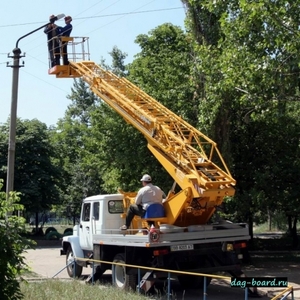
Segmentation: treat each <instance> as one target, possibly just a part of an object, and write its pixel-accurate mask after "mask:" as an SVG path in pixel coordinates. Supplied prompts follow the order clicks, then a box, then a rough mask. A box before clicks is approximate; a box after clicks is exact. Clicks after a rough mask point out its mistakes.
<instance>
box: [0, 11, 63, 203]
mask: <svg viewBox="0 0 300 300" xmlns="http://www.w3.org/2000/svg"><path fill="white" fill-rule="evenodd" d="M64 16H65V15H64V14H59V15H57V16H55V17H53V18H51V19H50V22H48V23H46V24H45V25H43V26H40V27H38V28H36V29H34V30H33V31H30V32H29V33H27V34H25V35H23V36H21V37H20V38H19V39H18V40H17V42H16V47H15V49H14V50H13V54H14V55H12V56H9V57H10V58H12V59H13V64H12V65H8V64H7V66H8V67H11V68H13V76H12V93H11V95H12V96H11V110H10V125H9V140H8V155H7V178H6V199H8V198H9V193H10V192H12V191H13V190H14V176H15V152H16V124H17V103H18V86H19V69H20V68H21V67H23V66H24V64H23V65H22V66H20V58H21V57H24V56H21V53H22V52H21V49H20V48H19V42H20V40H22V39H23V38H25V37H26V36H28V35H31V34H32V33H34V32H36V31H38V30H40V29H43V28H45V26H48V25H49V24H52V23H54V22H55V21H57V20H59V19H61V18H63V17H64Z"/></svg>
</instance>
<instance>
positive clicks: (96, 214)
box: [93, 202, 99, 221]
mask: <svg viewBox="0 0 300 300" xmlns="http://www.w3.org/2000/svg"><path fill="white" fill-rule="evenodd" d="M93 219H94V220H95V221H97V220H99V202H95V203H94V204H93Z"/></svg>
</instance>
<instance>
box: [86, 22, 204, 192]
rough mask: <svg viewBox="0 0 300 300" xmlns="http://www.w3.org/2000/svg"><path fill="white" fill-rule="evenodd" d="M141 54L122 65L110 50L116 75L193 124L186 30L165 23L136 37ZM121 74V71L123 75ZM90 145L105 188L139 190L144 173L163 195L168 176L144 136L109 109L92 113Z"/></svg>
mask: <svg viewBox="0 0 300 300" xmlns="http://www.w3.org/2000/svg"><path fill="white" fill-rule="evenodd" d="M136 43H138V44H139V46H140V48H141V52H140V53H138V54H137V55H136V56H135V59H134V61H133V62H132V63H131V64H129V65H128V66H126V68H124V66H122V63H124V55H123V54H122V53H121V52H119V51H114V54H116V55H114V56H113V60H115V61H116V63H115V64H113V65H115V66H118V69H117V70H116V69H114V70H113V71H114V73H115V74H118V75H119V74H121V75H123V76H124V75H126V74H127V73H128V76H127V78H128V79H129V80H130V81H131V82H133V83H135V84H136V85H137V86H138V87H140V88H141V89H142V90H143V91H145V92H146V93H148V94H149V95H150V96H152V97H154V98H155V99H156V100H158V101H160V102H161V103H163V104H164V105H166V106H167V107H169V108H170V109H172V110H173V111H175V112H177V113H178V114H180V115H181V116H182V117H184V118H185V119H187V120H188V121H190V122H191V123H194V124H195V123H197V114H198V112H197V103H196V102H195V100H196V98H195V97H194V93H193V91H194V89H193V88H192V87H191V81H190V78H189V74H190V68H191V61H190V56H191V48H190V45H189V41H188V40H187V38H186V35H185V34H184V32H183V31H182V30H181V29H180V28H179V27H177V26H173V25H171V24H163V25H161V26H158V27H157V28H155V29H154V30H152V31H150V32H149V34H148V35H146V34H144V35H139V36H138V37H137V38H136ZM124 70H125V71H124ZM92 131H93V136H94V140H93V144H92V148H97V149H98V153H97V154H96V155H95V156H93V157H92V158H91V159H94V160H95V162H94V164H98V165H99V167H100V170H101V171H100V172H101V174H102V178H103V185H102V186H103V188H104V189H105V190H106V191H109V192H115V191H116V190H117V188H118V187H121V188H122V189H124V190H137V189H138V188H140V182H139V181H138V179H139V178H140V176H141V175H142V174H143V173H149V174H151V175H152V176H153V179H154V180H155V183H157V184H158V185H160V186H161V187H162V188H163V189H164V190H165V191H167V190H168V189H169V188H170V186H171V181H172V180H171V178H169V176H168V175H167V173H166V171H165V170H164V168H163V167H162V166H161V165H160V164H159V163H158V162H157V160H156V159H155V158H154V157H153V156H152V154H151V152H150V151H149V150H148V149H147V141H146V139H145V138H144V137H143V135H142V134H141V133H140V132H138V131H137V130H136V129H135V128H133V127H132V125H130V124H126V123H125V121H124V120H123V119H122V118H121V117H120V116H118V115H117V114H116V113H115V112H114V111H112V110H111V108H109V107H107V106H106V105H101V106H99V107H98V108H97V110H95V112H94V113H93V115H92Z"/></svg>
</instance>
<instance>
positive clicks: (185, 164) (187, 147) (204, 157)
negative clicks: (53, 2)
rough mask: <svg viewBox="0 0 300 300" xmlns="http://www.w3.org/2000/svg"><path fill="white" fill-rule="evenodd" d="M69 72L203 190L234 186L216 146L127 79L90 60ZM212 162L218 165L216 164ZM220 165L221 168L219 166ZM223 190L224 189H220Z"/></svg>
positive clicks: (74, 65) (79, 63) (71, 63)
mask: <svg viewBox="0 0 300 300" xmlns="http://www.w3.org/2000/svg"><path fill="white" fill-rule="evenodd" d="M69 67H70V69H71V71H72V73H73V74H78V75H79V77H81V78H82V79H83V80H84V81H86V82H87V83H88V84H89V86H90V88H91V89H92V91H93V92H94V93H95V94H96V95H98V96H99V97H100V98H101V99H102V100H104V101H105V102H106V103H108V104H109V106H111V107H112V108H114V109H115V110H116V111H117V112H118V113H119V114H120V115H121V116H123V118H124V119H125V120H126V121H128V122H129V123H130V124H132V125H133V126H135V127H136V128H137V129H138V130H139V131H140V132H141V133H142V134H143V135H144V136H145V137H146V139H147V141H148V143H149V145H151V146H152V147H154V148H156V149H158V150H159V151H161V152H162V153H163V155H165V156H166V157H167V158H168V159H169V160H171V161H172V163H173V164H174V165H176V167H177V168H178V169H179V170H180V171H181V172H182V173H183V174H184V176H188V177H189V178H195V179H197V182H198V184H199V186H200V187H201V188H203V189H205V190H206V189H210V188H213V189H218V188H220V186H223V187H229V186H232V185H234V184H235V180H234V179H233V178H232V177H231V175H230V172H229V170H228V168H227V166H226V164H225V162H224V160H223V158H222V156H221V155H220V153H219V151H218V149H217V146H216V143H215V142H213V141H212V140H211V139H209V138H208V137H206V136H205V135H204V134H202V133H201V132H200V131H198V130H197V129H195V128H194V127H192V126H191V125H190V124H188V123H187V122H185V121H184V120H183V119H182V118H181V117H179V116H177V115H176V114H174V113H173V112H172V111H170V110H169V109H167V108H166V107H165V106H163V105H162V104H161V103H159V102H158V101H156V100H155V99H153V98H152V97H150V96H149V95H147V94H146V93H145V92H143V91H142V90H141V89H139V88H138V87H137V86H135V85H134V84H132V83H131V82H129V81H128V80H127V79H125V78H120V77H117V76H116V75H114V74H113V73H111V72H109V71H106V70H104V69H102V68H101V67H100V66H98V65H97V64H95V63H94V62H91V61H83V62H76V63H75V62H71V61H70V66H69ZM213 159H215V161H216V162H217V163H213ZM217 164H218V165H221V166H222V167H221V168H220V167H219V166H218V165H217ZM221 188H222V187H221Z"/></svg>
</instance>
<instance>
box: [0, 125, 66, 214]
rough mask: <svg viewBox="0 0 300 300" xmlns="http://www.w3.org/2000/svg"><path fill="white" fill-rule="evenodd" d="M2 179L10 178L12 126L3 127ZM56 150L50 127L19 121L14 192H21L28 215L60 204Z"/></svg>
mask: <svg viewBox="0 0 300 300" xmlns="http://www.w3.org/2000/svg"><path fill="white" fill-rule="evenodd" d="M0 131H1V136H2V137H3V139H1V141H0V153H1V158H0V165H1V167H2V168H1V175H0V176H1V178H2V179H5V178H4V177H5V176H6V158H7V141H8V123H6V124H4V125H3V126H1V128H0ZM55 155H56V154H55V149H54V147H53V146H52V145H51V143H50V141H49V131H48V128H47V126H46V124H44V123H42V122H40V121H38V120H20V119H18V120H17V128H16V152H15V178H14V190H17V191H19V193H20V199H21V204H23V205H24V207H25V209H26V211H27V212H31V213H32V212H42V211H45V210H49V209H50V208H51V205H52V204H55V203H57V202H59V193H58V190H59V187H58V184H59V179H60V170H59V169H58V168H56V167H55V166H54V165H53V159H54V157H55Z"/></svg>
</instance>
